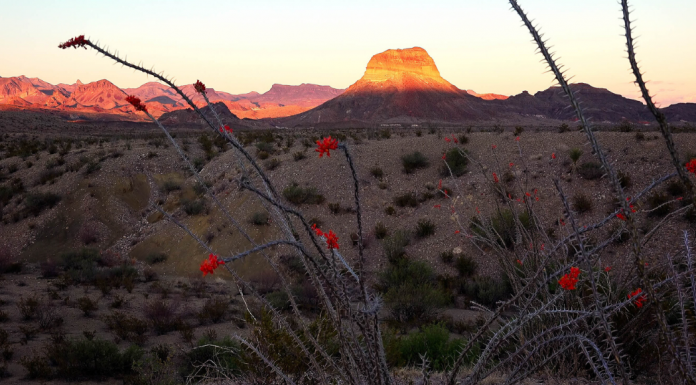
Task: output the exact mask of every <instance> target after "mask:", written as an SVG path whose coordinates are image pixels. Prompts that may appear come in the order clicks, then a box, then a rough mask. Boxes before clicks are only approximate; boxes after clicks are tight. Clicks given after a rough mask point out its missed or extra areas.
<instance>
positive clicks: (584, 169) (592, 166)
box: [578, 162, 604, 180]
mask: <svg viewBox="0 0 696 385" xmlns="http://www.w3.org/2000/svg"><path fill="white" fill-rule="evenodd" d="M578 174H580V176H581V177H583V179H587V180H594V179H599V178H601V177H602V175H604V171H603V170H602V165H601V164H599V163H597V162H585V163H582V164H580V166H578Z"/></svg>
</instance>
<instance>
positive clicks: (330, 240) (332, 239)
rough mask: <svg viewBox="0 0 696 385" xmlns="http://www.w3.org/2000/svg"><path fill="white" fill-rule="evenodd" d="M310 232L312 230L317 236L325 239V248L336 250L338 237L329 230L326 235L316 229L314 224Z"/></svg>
mask: <svg viewBox="0 0 696 385" xmlns="http://www.w3.org/2000/svg"><path fill="white" fill-rule="evenodd" d="M312 230H314V232H315V233H316V234H317V236H320V237H324V238H326V247H328V248H329V249H336V250H338V236H337V235H336V234H334V232H333V231H332V230H329V232H328V233H325V232H323V231H321V229H319V228H318V227H317V224H316V223H315V224H313V225H312Z"/></svg>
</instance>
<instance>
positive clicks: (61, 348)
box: [46, 338, 143, 380]
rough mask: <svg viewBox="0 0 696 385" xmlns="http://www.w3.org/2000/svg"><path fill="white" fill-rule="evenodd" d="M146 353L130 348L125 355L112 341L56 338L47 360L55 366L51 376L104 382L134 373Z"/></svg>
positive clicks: (133, 347)
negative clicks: (114, 377) (133, 367)
mask: <svg viewBox="0 0 696 385" xmlns="http://www.w3.org/2000/svg"><path fill="white" fill-rule="evenodd" d="M142 354H143V352H142V350H141V349H140V348H138V347H136V346H131V347H129V348H128V349H126V350H124V351H123V352H121V351H119V349H118V346H117V345H116V344H115V343H114V342H112V341H106V340H101V339H98V338H93V339H79V340H78V339H67V340H66V339H61V338H54V339H53V341H52V342H51V343H50V344H49V345H48V346H47V347H46V359H47V360H48V361H49V362H50V363H52V364H53V365H54V368H52V370H51V371H52V377H55V378H60V379H68V380H82V379H104V378H107V377H113V376H124V375H128V374H131V373H132V366H133V363H134V362H135V361H137V360H138V359H140V357H141V356H142Z"/></svg>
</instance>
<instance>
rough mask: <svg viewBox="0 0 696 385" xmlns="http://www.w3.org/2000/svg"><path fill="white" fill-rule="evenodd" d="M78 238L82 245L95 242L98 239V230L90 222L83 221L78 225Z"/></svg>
mask: <svg viewBox="0 0 696 385" xmlns="http://www.w3.org/2000/svg"><path fill="white" fill-rule="evenodd" d="M78 238H79V239H80V242H82V244H83V245H89V244H90V243H97V242H98V241H99V231H98V230H97V229H96V228H95V227H94V225H93V224H92V223H88V222H85V223H83V224H82V226H81V227H80V232H79V234H78Z"/></svg>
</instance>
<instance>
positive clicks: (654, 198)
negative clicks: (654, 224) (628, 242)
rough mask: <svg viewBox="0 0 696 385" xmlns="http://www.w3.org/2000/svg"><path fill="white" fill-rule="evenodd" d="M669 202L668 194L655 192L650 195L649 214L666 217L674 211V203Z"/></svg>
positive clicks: (648, 200) (648, 201)
mask: <svg viewBox="0 0 696 385" xmlns="http://www.w3.org/2000/svg"><path fill="white" fill-rule="evenodd" d="M668 202H669V197H668V196H667V194H664V193H660V192H654V193H652V194H650V195H648V198H647V203H648V208H649V210H650V211H649V212H648V215H650V216H655V217H664V216H665V215H667V214H669V213H670V212H672V205H671V204H670V203H668Z"/></svg>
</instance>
